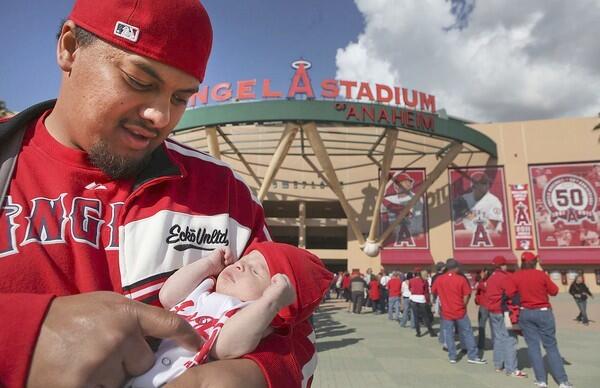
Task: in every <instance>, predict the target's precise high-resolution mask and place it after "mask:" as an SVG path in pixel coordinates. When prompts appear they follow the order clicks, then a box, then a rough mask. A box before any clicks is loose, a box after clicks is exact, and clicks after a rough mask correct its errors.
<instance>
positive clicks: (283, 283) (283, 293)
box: [263, 273, 296, 308]
mask: <svg viewBox="0 0 600 388" xmlns="http://www.w3.org/2000/svg"><path fill="white" fill-rule="evenodd" d="M263 297H264V298H267V299H269V300H271V301H273V302H275V304H276V305H277V307H278V308H282V307H285V306H288V305H290V304H292V303H293V302H294V300H296V291H295V290H294V287H292V283H291V282H290V279H289V278H288V277H287V275H284V274H281V273H278V274H275V275H274V276H273V277H272V278H271V284H270V285H269V287H267V289H266V290H265V291H264V292H263Z"/></svg>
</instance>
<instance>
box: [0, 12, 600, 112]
mask: <svg viewBox="0 0 600 388" xmlns="http://www.w3.org/2000/svg"><path fill="white" fill-rule="evenodd" d="M203 3H204V5H205V7H206V9H207V11H208V13H209V15H210V16H211V20H212V23H213V29H214V43H213V51H212V55H211V59H210V60H209V64H208V68H207V76H206V79H205V83H206V84H208V85H214V84H216V83H218V82H235V81H237V80H244V79H257V80H259V81H260V80H262V79H265V78H269V79H272V86H273V89H277V90H283V91H287V88H288V87H289V83H290V79H291V77H292V75H293V70H292V68H291V67H290V64H291V62H293V61H294V60H297V59H300V58H302V59H306V60H308V61H310V62H311V63H312V68H311V69H310V73H309V74H310V77H311V79H312V80H313V83H314V84H317V83H319V82H320V81H321V80H323V79H328V78H337V79H347V80H358V81H369V82H373V83H375V82H378V83H384V84H388V85H394V86H402V87H407V88H410V89H417V90H420V91H424V92H427V93H429V94H433V95H435V96H436V101H437V104H436V105H437V107H438V108H445V109H446V111H447V112H448V114H450V115H454V116H458V117H462V118H466V119H470V120H474V121H481V122H490V121H514V120H526V119H544V118H558V117H568V116H595V115H597V114H598V112H600V92H599V91H600V39H598V36H600V23H598V20H600V0H576V1H563V0H527V1H521V0H485V1H482V0H480V1H477V0H419V1H416V0H354V1H352V0H295V1H292V0H242V1H240V0H204V1H203ZM72 4H73V1H72V0H30V1H26V2H24V1H23V2H18V1H7V2H4V4H3V5H2V12H1V13H0V34H1V35H0V36H2V52H3V53H2V55H1V56H0V100H4V101H5V102H6V104H7V106H8V108H9V109H11V110H15V111H19V110H22V109H24V108H26V107H27V106H29V105H31V104H33V103H36V102H39V101H42V100H45V99H49V98H54V97H56V95H57V92H58V88H59V76H60V74H59V71H58V68H57V66H56V61H55V45H56V40H55V34H56V31H57V30H58V26H59V24H60V21H61V19H62V18H64V17H65V16H66V15H68V13H69V10H70V8H71V7H72Z"/></svg>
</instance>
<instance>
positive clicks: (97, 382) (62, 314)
mask: <svg viewBox="0 0 600 388" xmlns="http://www.w3.org/2000/svg"><path fill="white" fill-rule="evenodd" d="M144 336H152V337H158V338H170V339H173V340H175V341H177V342H178V343H179V344H180V345H181V346H184V347H185V348H187V349H190V350H196V349H198V347H199V346H200V345H201V344H202V339H201V337H200V336H199V335H198V334H197V333H196V332H195V331H194V329H193V328H192V326H191V325H189V324H188V323H187V322H186V321H184V320H183V319H182V318H180V317H178V316H177V315H176V314H173V313H171V312H169V311H166V310H163V309H161V308H158V307H153V306H148V305H145V304H143V303H140V302H135V301H131V300H129V299H127V298H125V297H124V296H122V295H119V294H116V293H112V292H93V293H87V294H80V295H73V296H65V297H58V298H56V299H54V301H53V302H52V304H51V305H50V308H49V309H48V313H47V314H46V318H45V319H44V322H43V324H42V327H41V330H40V334H39V336H38V340H37V344H36V347H35V350H34V354H33V359H32V362H31V367H30V370H29V377H28V380H27V386H28V387H83V386H86V387H87V386H91V387H105V388H109V387H119V386H121V385H122V384H123V383H124V382H125V380H126V378H127V377H128V376H135V375H140V374H142V373H144V372H145V371H147V370H148V369H150V368H151V367H152V365H153V364H154V354H153V353H152V350H151V349H150V347H149V346H148V344H147V342H146V341H145V339H144Z"/></svg>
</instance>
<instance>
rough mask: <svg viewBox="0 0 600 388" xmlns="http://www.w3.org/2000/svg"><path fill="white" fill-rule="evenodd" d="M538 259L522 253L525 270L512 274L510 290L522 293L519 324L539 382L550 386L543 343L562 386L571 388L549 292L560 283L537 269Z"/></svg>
mask: <svg viewBox="0 0 600 388" xmlns="http://www.w3.org/2000/svg"><path fill="white" fill-rule="evenodd" d="M537 259H538V257H537V255H536V254H534V253H532V252H523V253H522V254H521V270H520V271H518V272H515V273H514V274H513V275H512V276H510V277H509V278H508V281H507V282H506V286H505V287H506V294H507V296H509V297H513V296H515V295H516V294H517V293H518V294H519V296H520V299H521V303H520V304H521V312H520V314H519V327H520V328H521V330H522V331H523V337H525V342H527V353H528V355H529V361H530V362H531V365H532V366H533V372H534V374H535V384H536V385H537V386H538V387H547V386H548V376H547V375H546V368H545V366H544V360H543V358H542V352H541V350H540V343H541V344H542V345H544V349H546V356H547V358H548V366H549V367H550V372H551V373H552V376H554V378H555V379H556V380H557V382H558V383H559V384H560V388H570V387H572V385H571V383H569V378H568V376H567V372H566V371H565V367H564V365H563V359H562V356H561V355H560V352H559V351H558V343H557V342H556V324H555V323H554V314H552V306H551V305H550V301H549V300H548V296H549V295H552V296H554V295H556V294H558V287H557V286H556V284H554V282H552V280H551V279H550V277H549V276H548V274H546V273H545V272H543V271H540V270H537V269H536V265H537Z"/></svg>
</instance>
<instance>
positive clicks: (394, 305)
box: [386, 271, 402, 321]
mask: <svg viewBox="0 0 600 388" xmlns="http://www.w3.org/2000/svg"><path fill="white" fill-rule="evenodd" d="M386 287H387V290H388V319H389V320H397V321H399V320H400V297H401V296H400V294H401V293H402V281H401V280H400V274H399V273H398V271H394V272H392V278H391V279H390V281H389V282H388V283H387V285H386ZM394 311H395V312H394Z"/></svg>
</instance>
